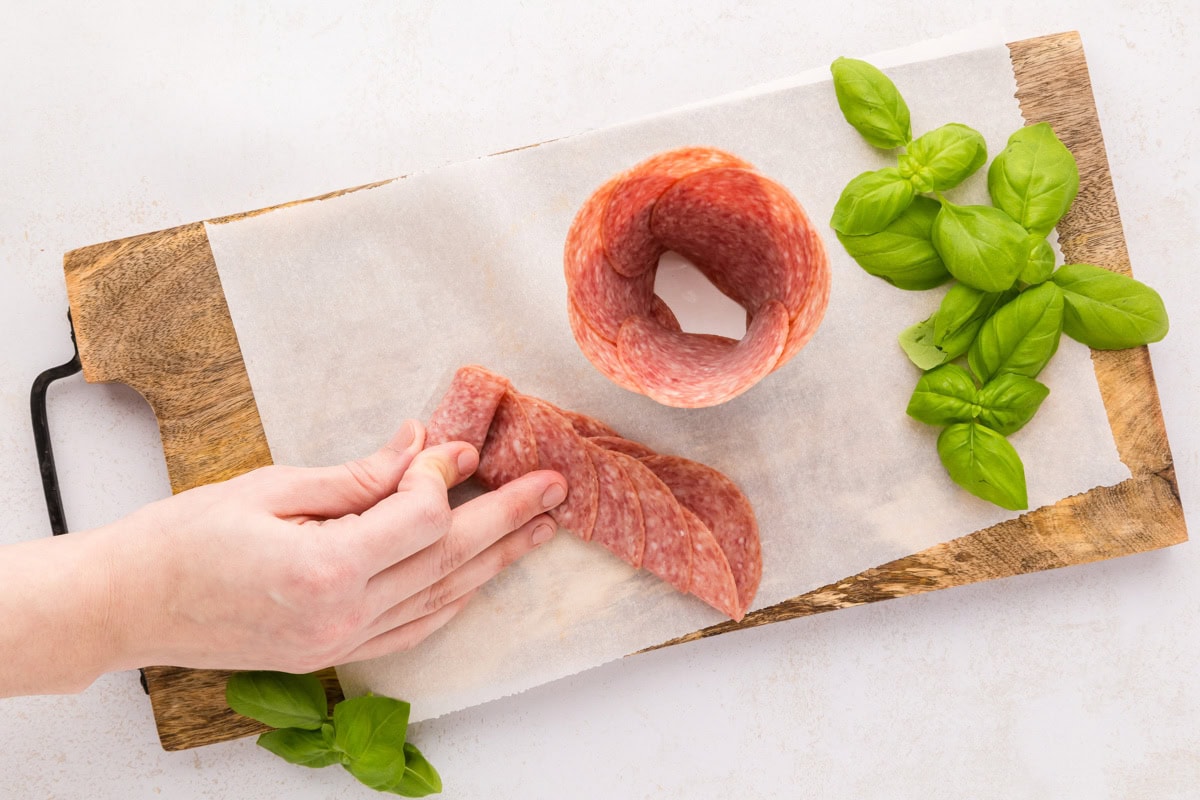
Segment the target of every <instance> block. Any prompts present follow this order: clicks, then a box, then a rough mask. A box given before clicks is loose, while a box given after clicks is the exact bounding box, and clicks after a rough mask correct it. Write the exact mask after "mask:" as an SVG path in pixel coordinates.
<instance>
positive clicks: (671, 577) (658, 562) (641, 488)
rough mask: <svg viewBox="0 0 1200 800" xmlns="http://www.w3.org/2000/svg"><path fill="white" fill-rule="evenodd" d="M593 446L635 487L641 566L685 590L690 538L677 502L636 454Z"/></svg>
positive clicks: (687, 583)
mask: <svg viewBox="0 0 1200 800" xmlns="http://www.w3.org/2000/svg"><path fill="white" fill-rule="evenodd" d="M596 449H597V450H599V451H600V452H602V453H604V454H605V455H607V456H608V458H610V459H611V460H613V461H615V462H616V463H618V464H620V465H621V466H622V467H623V468H624V470H625V473H626V474H627V475H628V476H629V479H630V480H631V481H632V482H633V485H634V487H635V488H636V490H637V497H638V501H639V502H640V503H641V506H642V521H643V524H644V525H645V531H646V545H645V549H644V551H643V554H642V560H641V567H642V568H643V569H645V570H647V571H648V572H652V573H654V574H655V575H657V576H658V577H660V578H662V579H663V580H664V581H666V582H667V583H669V584H671V585H672V586H674V587H675V588H676V589H678V590H679V591H681V592H686V591H688V586H689V581H690V578H691V574H692V539H691V535H690V534H689V533H688V525H687V521H686V520H685V519H684V516H683V509H682V508H681V507H680V504H679V502H678V501H677V500H676V499H675V497H674V495H672V494H671V490H670V489H669V488H668V487H667V486H666V484H664V483H663V482H662V481H661V480H659V479H658V478H657V477H656V476H655V475H654V473H653V472H651V471H650V470H649V469H648V468H647V467H646V465H645V464H643V463H641V462H640V461H638V460H637V459H636V458H633V457H632V456H627V455H625V454H624V453H618V452H616V451H614V450H603V449H602V448H599V447H597V448H596Z"/></svg>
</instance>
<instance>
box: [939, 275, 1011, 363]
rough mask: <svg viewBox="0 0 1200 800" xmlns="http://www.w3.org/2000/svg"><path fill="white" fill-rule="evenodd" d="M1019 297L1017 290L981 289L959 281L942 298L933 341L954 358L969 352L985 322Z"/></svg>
mask: <svg viewBox="0 0 1200 800" xmlns="http://www.w3.org/2000/svg"><path fill="white" fill-rule="evenodd" d="M1014 297H1016V292H1013V291H1008V292H981V291H979V290H978V289H973V288H972V287H970V286H967V285H966V284H965V283H956V284H954V285H953V286H951V287H950V291H948V292H946V296H945V297H943V298H942V304H941V305H940V306H938V310H937V312H936V313H935V314H934V315H933V343H934V344H935V345H936V346H937V347H938V348H940V349H941V350H942V351H944V352H945V353H946V357H947V358H948V359H954V358H958V357H959V356H961V355H962V354H963V353H965V352H967V350H968V348H970V346H971V343H972V342H974V341H975V336H976V335H977V334H978V333H979V329H980V328H981V327H983V321H984V320H985V319H987V318H988V317H990V316H991V315H992V312H993V311H995V310H996V309H997V308H999V307H1000V306H1002V305H1004V304H1005V303H1007V302H1008V301H1009V300H1011V299H1012V298H1014Z"/></svg>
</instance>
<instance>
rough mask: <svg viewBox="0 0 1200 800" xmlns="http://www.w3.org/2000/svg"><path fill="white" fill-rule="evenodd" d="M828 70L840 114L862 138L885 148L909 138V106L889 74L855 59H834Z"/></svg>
mask: <svg viewBox="0 0 1200 800" xmlns="http://www.w3.org/2000/svg"><path fill="white" fill-rule="evenodd" d="M829 71H830V72H832V73H833V91H834V93H835V94H837V102H838V108H840V109H842V116H844V117H845V118H846V121H847V122H849V123H850V124H851V125H853V126H854V128H855V130H857V131H858V132H859V133H860V134H862V136H863V138H864V139H866V140H867V141H868V142H870V143H871V144H872V145H874V146H875V147H881V148H883V149H885V150H890V149H891V148H893V147H899V146H900V145H903V144H907V143H908V142H909V141H911V140H912V125H911V123H910V121H909V113H908V105H907V104H906V103H905V102H904V98H903V97H901V96H900V92H899V91H898V90H897V89H896V84H894V83H892V81H891V79H890V78H888V76H886V75H884V74H883V73H882V72H880V71H879V70H878V69H876V68H875V67H873V66H871V65H870V64H868V63H867V62H865V61H860V60H858V59H856V58H838V59H835V60H834V62H833V63H832V64H830V66H829Z"/></svg>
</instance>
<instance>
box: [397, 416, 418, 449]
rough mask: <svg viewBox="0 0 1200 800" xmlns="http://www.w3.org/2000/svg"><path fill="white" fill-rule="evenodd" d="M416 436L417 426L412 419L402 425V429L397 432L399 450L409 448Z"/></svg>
mask: <svg viewBox="0 0 1200 800" xmlns="http://www.w3.org/2000/svg"><path fill="white" fill-rule="evenodd" d="M416 438H417V426H416V425H414V424H413V421H412V420H411V419H410V420H408V421H407V422H405V423H404V424H403V425H401V426H400V431H399V432H398V433H397V434H396V444H395V447H396V449H397V450H407V449H408V448H409V446H410V445H411V444H412V443H413V440H414V439H416Z"/></svg>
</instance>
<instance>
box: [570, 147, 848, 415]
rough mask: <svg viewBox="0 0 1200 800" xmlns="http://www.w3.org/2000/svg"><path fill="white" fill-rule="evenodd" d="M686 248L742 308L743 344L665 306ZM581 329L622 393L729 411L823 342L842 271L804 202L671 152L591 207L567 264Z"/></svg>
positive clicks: (752, 176) (743, 166) (731, 167)
mask: <svg viewBox="0 0 1200 800" xmlns="http://www.w3.org/2000/svg"><path fill="white" fill-rule="evenodd" d="M667 250H674V251H676V252H678V253H680V254H681V255H683V256H684V257H686V258H688V259H690V260H691V261H692V263H693V264H695V265H696V267H697V268H698V269H699V270H700V271H701V272H703V273H704V274H705V275H706V276H707V277H708V279H709V280H710V281H711V282H712V283H713V285H714V286H716V287H717V288H718V289H719V290H721V291H722V292H724V293H725V294H726V295H728V296H729V297H730V298H732V299H733V300H734V301H736V302H737V303H739V304H740V305H742V306H743V307H744V308H745V309H746V313H747V332H746V336H745V337H744V338H743V339H742V341H741V342H740V343H735V342H733V341H732V340H726V339H722V338H721V337H712V336H707V335H705V334H692V333H683V332H682V331H680V329H679V324H678V322H677V321H676V320H675V318H674V315H673V314H671V313H670V310H669V309H668V308H666V306H665V304H664V303H663V302H662V300H661V299H660V298H658V297H657V296H656V295H655V294H654V275H655V272H656V270H657V268H658V259H659V257H660V256H661V255H662V254H663V253H664V252H665V251H667ZM563 267H564V273H565V276H566V280H567V293H568V313H569V315H570V319H571V330H572V332H573V333H574V335H575V339H576V341H577V342H578V343H579V346H580V349H581V350H582V351H583V353H584V355H585V356H587V358H588V359H589V360H590V361H591V362H592V363H593V364H594V365H595V366H596V367H597V368H598V369H599V370H600V371H601V372H603V373H604V374H605V375H607V376H608V377H609V378H610V379H612V380H613V381H614V382H615V383H617V384H618V385H620V386H623V387H624V388H626V389H630V390H632V391H637V392H641V393H643V394H646V395H647V396H649V397H651V398H653V399H654V400H657V401H658V402H660V403H663V404H665V405H671V406H677V407H681V408H699V407H703V406H711V405H716V404H719V403H723V402H726V401H727V400H730V399H732V398H733V397H736V396H737V395H738V394H741V393H742V392H744V391H746V390H747V389H749V388H750V387H751V386H753V385H754V384H755V383H757V382H758V381H759V380H761V379H762V378H763V377H764V376H765V375H767V374H768V373H770V372H771V371H772V370H775V369H778V368H779V367H780V366H782V365H783V364H784V362H786V361H787V360H788V359H790V358H791V357H792V356H793V355H795V354H796V352H797V351H799V349H800V348H801V347H802V346H803V345H804V344H805V343H806V342H808V340H809V339H810V338H811V337H812V335H813V333H814V332H815V331H816V329H817V326H818V325H819V324H820V321H821V318H822V316H823V315H824V313H825V307H826V305H828V301H829V260H828V257H827V255H826V253H825V248H824V245H823V244H822V242H821V239H820V237H819V235H818V234H817V232H816V229H815V228H814V227H813V225H812V223H811V222H810V221H809V219H808V217H807V215H805V213H804V210H803V209H802V208H801V207H800V205H799V203H797V202H796V200H795V198H794V197H792V195H791V194H790V193H789V192H788V191H787V190H786V189H785V188H784V187H783V186H781V185H780V184H778V183H776V182H774V181H772V180H770V179H769V178H766V177H764V176H763V175H761V174H760V173H758V172H757V171H756V170H755V169H754V168H753V167H752V166H751V165H749V164H747V163H746V162H745V161H742V160H741V159H739V158H737V157H736V156H733V155H730V154H729V153H725V152H722V151H720V150H716V149H713V148H708V147H687V148H682V149H679V150H672V151H670V152H666V153H661V154H659V155H657V156H654V157H652V158H650V159H648V160H646V161H644V162H642V163H641V164H638V165H637V166H635V167H633V168H632V169H630V170H627V171H626V172H623V173H621V174H620V175H618V176H616V177H615V178H613V179H612V180H610V181H608V182H607V183H605V184H604V185H603V186H602V187H601V188H600V189H598V190H597V191H596V192H595V193H594V194H593V195H592V196H591V197H590V198H588V200H587V201H586V202H585V203H584V205H583V207H582V208H581V209H580V211H579V213H578V214H577V215H576V218H575V220H574V222H573V223H572V225H571V229H570V231H569V232H568V234H567V242H566V247H565V249H564V255H563Z"/></svg>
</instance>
